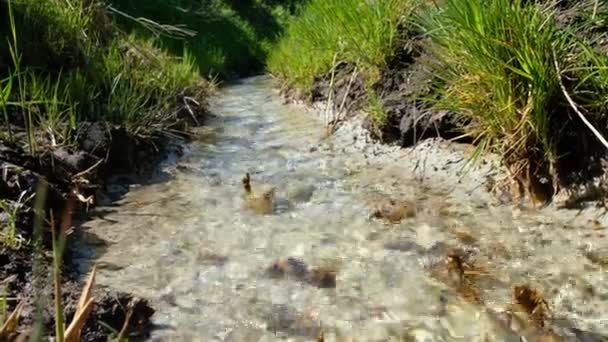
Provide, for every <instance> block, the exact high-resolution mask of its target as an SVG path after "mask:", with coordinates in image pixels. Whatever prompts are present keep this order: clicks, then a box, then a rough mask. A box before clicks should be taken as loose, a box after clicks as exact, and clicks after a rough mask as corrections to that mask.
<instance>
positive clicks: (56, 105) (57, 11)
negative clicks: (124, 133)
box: [0, 0, 208, 152]
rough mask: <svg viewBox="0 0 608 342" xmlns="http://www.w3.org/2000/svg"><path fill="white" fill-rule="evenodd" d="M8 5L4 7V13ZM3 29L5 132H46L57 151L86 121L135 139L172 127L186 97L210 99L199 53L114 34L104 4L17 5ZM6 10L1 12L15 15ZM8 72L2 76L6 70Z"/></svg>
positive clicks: (54, 0) (0, 101) (27, 1)
mask: <svg viewBox="0 0 608 342" xmlns="http://www.w3.org/2000/svg"><path fill="white" fill-rule="evenodd" d="M8 4H9V2H7V1H6V0H3V1H0V7H2V8H0V9H7V8H8ZM10 4H11V7H12V11H11V14H12V15H10V18H9V16H7V17H6V19H10V20H4V19H5V18H2V19H3V20H2V22H1V24H0V39H1V41H3V42H6V43H7V44H4V43H3V44H2V45H0V65H5V67H6V68H7V69H5V70H7V71H5V72H3V73H1V74H0V80H1V83H0V86H1V87H2V88H1V89H0V90H1V92H0V94H2V96H1V97H0V111H1V112H2V118H1V120H2V125H3V127H6V128H7V132H8V135H9V136H12V131H11V128H10V126H9V123H10V124H13V125H16V126H20V127H24V128H25V129H26V131H27V132H28V137H29V138H28V145H29V146H30V151H31V152H34V151H35V150H36V148H37V146H36V140H35V139H34V135H35V133H36V132H40V131H44V132H47V133H48V135H49V136H50V138H49V139H51V140H54V141H55V143H56V144H70V143H71V142H72V138H73V137H74V135H75V132H76V130H77V128H78V127H77V125H78V123H79V122H82V121H98V120H102V121H108V122H110V123H115V124H120V125H123V126H125V127H126V128H127V129H128V131H129V132H131V133H132V134H136V135H149V134H153V133H154V132H162V131H163V130H165V129H168V128H171V125H172V124H173V123H175V122H176V121H177V116H178V114H179V109H180V108H182V107H184V103H183V102H184V97H189V98H193V99H195V100H197V102H198V101H200V100H202V99H204V97H205V93H206V90H207V89H208V85H205V84H204V83H202V81H201V79H200V72H199V69H198V67H197V66H196V63H195V61H194V58H193V57H192V54H191V53H190V52H188V51H187V50H185V49H184V50H182V51H181V54H180V55H179V56H174V55H173V54H169V53H167V52H164V51H163V50H162V49H161V48H160V47H159V43H158V42H157V41H155V40H153V39H143V38H141V37H137V36H135V35H133V34H131V35H128V34H125V33H123V32H121V31H120V30H117V29H116V28H115V25H113V24H112V18H111V16H110V15H109V13H108V12H107V11H106V8H105V7H104V6H103V4H102V3H98V2H92V3H90V4H89V5H87V6H84V5H83V2H81V1H74V0H72V1H67V2H66V1H60V0H49V1H43V2H40V1H35V0H13V1H10ZM8 12H9V11H2V12H0V13H8ZM0 72H1V70H0Z"/></svg>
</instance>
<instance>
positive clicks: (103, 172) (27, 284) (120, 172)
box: [0, 107, 204, 341]
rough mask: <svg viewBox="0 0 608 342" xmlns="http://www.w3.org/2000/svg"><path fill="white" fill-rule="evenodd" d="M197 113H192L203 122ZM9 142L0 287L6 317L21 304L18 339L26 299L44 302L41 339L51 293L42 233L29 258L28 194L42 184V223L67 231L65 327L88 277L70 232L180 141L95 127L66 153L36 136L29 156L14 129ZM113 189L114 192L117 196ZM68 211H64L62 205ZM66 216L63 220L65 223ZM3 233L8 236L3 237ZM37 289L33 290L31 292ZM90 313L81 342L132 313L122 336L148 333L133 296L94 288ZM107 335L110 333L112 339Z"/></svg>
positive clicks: (1, 143)
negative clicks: (37, 296) (37, 265)
mask: <svg viewBox="0 0 608 342" xmlns="http://www.w3.org/2000/svg"><path fill="white" fill-rule="evenodd" d="M203 114H204V113H203V109H202V107H201V108H200V109H199V111H198V112H197V115H199V116H200V120H196V121H197V123H200V121H201V120H202V118H203ZM193 121H194V120H192V117H190V116H189V115H187V116H182V117H181V118H179V119H178V120H177V121H176V125H177V126H178V127H180V128H181V132H186V131H187V127H188V125H194V124H195V122H193ZM13 134H14V139H13V140H12V141H8V139H0V171H1V172H0V174H1V175H2V177H0V201H2V203H3V206H4V207H5V208H4V210H2V212H1V213H0V225H1V226H3V227H4V228H5V229H4V230H3V232H4V234H5V235H4V236H3V239H4V244H3V247H0V281H2V282H3V283H2V284H1V287H3V288H5V290H6V293H7V297H8V298H9V300H8V308H9V310H12V309H13V308H14V307H15V306H16V305H17V304H18V303H19V302H21V301H22V300H25V301H26V303H27V304H26V306H25V308H24V310H23V312H22V317H21V320H20V324H19V327H18V329H17V332H18V333H23V332H26V331H27V330H28V329H30V328H31V327H32V324H33V321H34V318H35V312H34V307H33V305H32V304H33V295H34V293H35V291H36V288H39V289H41V290H42V294H43V296H42V298H44V311H43V318H44V326H45V334H52V333H53V332H54V307H53V300H52V299H53V296H52V293H53V287H52V284H53V282H52V278H51V274H52V272H51V262H52V252H51V248H52V247H51V246H52V244H51V241H52V239H51V231H50V229H49V225H48V224H45V225H43V227H42V229H41V234H40V236H41V242H42V244H41V246H42V248H41V249H39V250H38V252H35V249H34V246H35V244H34V243H33V241H36V236H37V235H36V232H35V231H34V221H35V216H36V215H35V212H36V210H35V209H34V203H35V200H36V199H35V196H34V195H35V194H36V191H37V189H38V186H39V185H40V184H46V185H47V186H46V188H47V197H46V211H45V212H46V218H47V223H48V220H49V218H50V216H49V213H51V212H52V213H54V218H55V220H56V224H57V226H58V227H59V226H63V225H65V226H67V227H69V228H70V233H68V239H67V249H66V251H65V253H64V260H63V261H64V263H63V266H62V294H63V297H64V298H63V299H64V300H63V303H64V305H65V315H64V316H65V319H66V322H70V320H71V318H72V316H73V315H74V312H75V305H76V303H77V302H78V299H79V296H80V293H81V291H82V288H83V286H84V283H85V281H86V274H83V272H85V273H87V272H88V270H82V267H79V258H82V257H83V255H84V256H85V257H86V254H87V253H86V252H83V251H82V250H81V249H80V248H81V247H80V244H79V241H78V227H79V223H82V222H83V221H84V220H86V219H87V210H88V209H91V208H93V207H94V206H95V205H97V204H99V203H104V204H108V203H111V202H113V201H115V200H117V199H119V198H121V196H122V195H124V192H126V191H128V186H129V184H131V183H133V182H141V180H142V179H149V177H150V176H151V175H152V174H153V173H154V171H155V168H156V166H157V165H158V164H159V162H160V161H162V160H163V159H165V158H167V157H168V156H169V155H179V154H180V153H181V145H182V144H183V143H184V142H185V141H186V140H187V139H188V136H187V134H186V133H174V134H172V135H170V136H169V135H163V134H161V133H160V132H159V133H157V134H153V135H148V136H137V135H134V134H131V133H129V132H127V130H125V129H124V128H123V127H120V126H113V125H109V124H106V123H103V122H85V123H81V124H80V127H79V129H78V138H77V139H76V142H75V143H74V144H73V145H71V146H57V145H55V144H54V143H53V139H52V137H49V136H46V135H45V134H43V133H40V134H38V135H37V136H36V140H37V141H36V146H37V149H36V151H35V152H34V153H31V152H30V150H29V149H28V145H27V144H26V141H27V139H26V136H25V132H24V131H23V130H20V129H19V127H14V128H13ZM117 189H118V190H117ZM68 203H71V205H68ZM66 214H67V215H66ZM10 227H14V228H15V234H14V236H12V237H11V236H9V235H8V233H7V232H8V231H9V229H10ZM36 256H38V260H40V265H41V268H40V269H38V270H37V271H34V269H35V267H33V260H34V258H36ZM36 281H38V283H37V284H38V285H36ZM94 289H95V290H94V298H95V306H94V309H93V312H92V314H91V316H90V317H89V319H88V320H87V323H86V325H85V328H84V329H83V332H82V340H83V341H106V340H107V338H108V336H110V335H111V334H113V333H116V332H117V331H120V330H121V328H122V326H123V324H124V321H125V318H126V314H127V312H128V311H129V310H130V309H129V308H132V311H133V313H132V316H131V318H130V320H129V326H128V329H127V336H128V337H130V338H131V339H133V338H136V337H145V336H146V335H147V334H148V331H149V329H150V321H149V318H150V317H151V316H152V314H153V313H154V309H153V308H151V307H150V306H149V305H148V302H147V301H146V300H145V299H141V298H137V297H136V296H134V295H133V294H128V293H122V292H117V291H113V290H112V289H106V288H94ZM113 330H114V331H113Z"/></svg>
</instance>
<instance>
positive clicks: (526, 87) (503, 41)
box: [421, 0, 608, 202]
mask: <svg viewBox="0 0 608 342" xmlns="http://www.w3.org/2000/svg"><path fill="white" fill-rule="evenodd" d="M560 14H561V13H560V9H559V8H556V7H555V4H554V3H544V4H536V3H531V2H528V1H509V0H492V1H479V0H467V1H455V0H447V1H446V2H445V4H444V5H443V6H440V7H439V8H436V9H432V10H429V11H427V12H426V13H424V14H423V15H422V16H421V17H422V27H423V28H424V30H425V31H426V32H428V35H429V38H430V39H429V40H428V44H427V45H426V46H425V49H426V51H427V53H428V54H429V55H430V56H431V61H432V63H431V64H430V65H431V68H432V72H433V74H434V76H435V77H437V79H438V80H439V85H438V87H437V88H436V89H437V91H438V94H439V100H438V102H437V103H436V108H438V109H448V110H451V111H454V112H456V113H458V115H460V116H461V117H463V118H465V120H466V122H468V123H469V124H468V125H466V126H465V127H464V130H465V132H466V134H468V135H470V136H471V137H473V138H474V139H475V142H476V143H478V148H479V152H480V153H481V152H484V151H492V152H497V153H498V154H499V155H501V156H502V158H503V161H504V162H505V164H506V165H507V166H508V167H509V169H510V171H511V175H512V176H513V178H514V179H515V180H516V181H517V184H519V187H520V191H522V192H526V193H528V194H529V195H530V196H531V197H532V198H533V199H536V200H539V201H541V202H544V201H546V200H548V199H550V198H551V196H552V195H553V194H554V193H555V192H556V191H558V190H559V184H560V183H563V182H564V181H565V179H564V176H565V173H569V172H571V171H573V170H572V168H571V165H568V163H564V160H569V161H573V160H576V159H579V160H580V159H581V157H582V155H581V154H579V152H582V153H585V154H587V156H589V153H595V152H593V151H590V150H589V149H587V151H583V150H581V149H580V147H578V146H577V145H589V144H592V145H596V146H597V140H595V139H596V137H594V136H593V134H592V133H591V131H590V130H589V129H588V128H587V127H584V126H583V125H582V124H581V121H580V120H581V119H580V118H579V117H576V114H575V111H574V110H573V106H572V104H570V103H569V102H568V101H567V96H570V95H572V97H573V98H574V102H575V103H580V104H583V105H585V103H586V104H587V105H586V106H587V108H588V109H589V110H592V111H593V112H594V113H593V115H592V117H593V118H594V119H593V121H594V122H595V123H596V124H602V123H605V118H606V114H607V113H606V112H607V108H606V107H605V106H597V104H598V101H591V102H593V103H595V104H596V105H595V106H593V105H591V103H590V102H589V101H588V100H585V98H584V95H583V92H580V91H577V88H580V87H582V88H584V89H587V90H591V92H588V93H587V94H588V95H589V94H593V95H591V96H592V97H593V98H596V100H597V97H598V96H599V98H605V96H606V92H605V89H604V90H602V89H601V88H602V87H601V86H598V81H599V83H605V82H606V80H608V78H603V77H602V76H601V73H602V71H601V70H602V65H601V64H602V62H601V60H603V59H604V57H603V56H602V55H601V54H599V53H597V52H595V51H592V49H591V45H590V44H589V43H590V41H588V40H585V39H581V37H580V35H579V33H580V32H581V30H582V29H583V28H584V27H585V25H588V24H589V22H588V21H585V20H583V22H581V23H578V24H571V25H568V26H566V27H560V26H559V25H558V19H559V16H560ZM585 60H586V61H585ZM583 64H585V67H584V68H581V67H582V65H583ZM562 71H565V72H562ZM604 74H605V73H604ZM566 76H567V77H566ZM604 76H606V75H604ZM562 79H563V80H564V81H563V83H564V84H565V85H564V89H562ZM568 94H570V95H568ZM576 106H577V105H576ZM602 153H603V151H602ZM564 158H565V159H564ZM582 158H585V157H582ZM574 171H576V170H574ZM576 172H578V171H576Z"/></svg>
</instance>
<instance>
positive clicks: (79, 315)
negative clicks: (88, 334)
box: [65, 265, 97, 342]
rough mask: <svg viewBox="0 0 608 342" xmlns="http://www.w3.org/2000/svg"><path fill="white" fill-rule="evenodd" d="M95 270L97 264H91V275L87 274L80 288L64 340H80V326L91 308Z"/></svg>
mask: <svg viewBox="0 0 608 342" xmlns="http://www.w3.org/2000/svg"><path fill="white" fill-rule="evenodd" d="M96 272H97V266H96V265H95V266H93V270H92V271H91V275H90V276H89V279H88V281H87V283H86V285H85V287H84V289H83V290H82V294H81V295H80V300H79V301H78V306H77V307H76V313H75V314H74V318H73V319H72V322H71V323H70V325H69V326H68V328H67V330H66V332H65V342H77V341H79V340H80V333H81V331H82V327H83V326H84V323H85V322H86V320H87V318H88V317H89V315H90V313H91V310H92V309H93V296H92V289H93V283H94V282H95V275H96Z"/></svg>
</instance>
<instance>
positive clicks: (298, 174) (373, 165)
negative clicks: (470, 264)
mask: <svg viewBox="0 0 608 342" xmlns="http://www.w3.org/2000/svg"><path fill="white" fill-rule="evenodd" d="M211 105H212V106H211V111H212V113H213V114H214V115H213V116H212V117H211V118H210V119H209V120H208V123H207V124H206V125H205V127H202V128H200V129H198V130H197V131H196V135H197V138H196V140H195V142H193V143H192V144H190V145H189V146H188V147H187V153H186V155H185V156H184V157H182V158H180V159H179V160H178V161H177V162H172V163H167V164H166V165H163V167H162V172H163V174H164V179H163V180H162V181H158V182H151V184H148V185H142V186H137V187H132V188H131V189H130V191H129V192H128V193H127V194H126V195H125V196H124V198H122V199H121V200H120V201H119V202H117V203H116V204H115V205H113V206H109V207H99V208H97V209H96V210H97V212H98V213H103V214H98V215H96V216H97V218H95V219H93V220H91V221H89V222H87V223H86V224H85V227H84V229H85V231H86V235H85V236H86V237H87V239H85V240H86V241H85V243H88V244H89V245H90V246H91V248H92V249H93V251H94V253H93V254H94V261H95V262H97V263H98V265H99V270H98V272H99V273H98V278H97V281H98V283H99V284H101V285H107V286H111V287H113V288H116V289H119V290H124V291H129V292H132V293H135V294H137V295H140V296H142V297H145V298H148V299H150V300H151V302H152V304H153V306H154V307H155V308H156V310H157V311H156V314H155V316H154V317H153V320H154V322H155V324H156V326H157V329H155V330H154V331H153V333H152V337H151V339H150V340H153V341H279V340H290V341H315V340H317V338H318V336H319V335H320V334H321V332H323V334H324V338H325V340H326V341H519V340H520V334H519V333H518V332H517V329H515V328H513V325H512V324H509V323H508V322H507V323H505V320H504V319H503V318H501V317H503V316H504V314H503V313H504V312H505V310H506V308H507V306H508V305H509V303H511V301H512V292H513V290H512V288H513V286H514V285H517V284H533V285H534V286H535V288H538V289H541V290H542V293H543V294H544V297H545V299H546V301H547V304H548V307H549V308H550V309H551V314H552V321H551V322H552V323H551V324H552V325H553V326H554V329H555V331H557V332H558V335H560V336H562V337H561V338H562V339H561V340H564V341H570V340H571V341H579V340H580V341H602V340H604V339H603V338H602V337H601V335H604V334H606V333H607V332H608V285H607V284H608V282H607V281H606V280H607V279H606V275H607V273H606V270H605V267H606V266H608V243H607V242H606V237H605V235H604V233H605V228H604V226H603V224H604V223H605V220H604V218H603V217H599V216H598V217H597V218H593V219H595V220H597V221H590V220H591V219H590V217H589V215H587V216H584V215H583V216H577V215H576V211H566V210H562V211H558V210H555V209H552V208H545V209H539V210H536V209H526V208H525V207H519V206H515V205H495V201H494V200H493V199H492V197H491V196H490V195H489V194H488V193H487V191H485V190H483V188H482V187H481V186H479V184H481V183H482V182H483V179H482V178H481V177H482V173H481V171H475V172H477V173H475V172H473V173H471V174H470V175H468V176H467V177H464V178H458V177H457V176H455V175H454V174H456V172H452V171H454V170H456V169H457V164H458V163H462V158H461V157H459V156H461V154H462V153H461V150H463V149H464V147H462V148H461V147H459V146H456V147H454V148H453V149H452V150H449V149H450V148H451V147H449V148H447V150H449V152H445V151H444V152H441V153H439V152H437V149H434V146H439V145H441V146H451V145H447V143H446V142H437V141H429V142H428V143H422V144H421V145H420V146H418V147H416V149H415V150H413V151H411V150H410V151H408V150H407V149H400V148H397V147H394V146H385V145H378V144H375V143H373V142H371V141H368V140H366V139H365V137H364V134H363V133H361V134H359V133H357V132H355V133H357V134H354V133H353V132H350V131H349V128H348V127H345V128H343V129H341V130H339V131H338V132H337V133H336V136H332V137H329V138H326V137H324V128H323V125H322V120H319V119H318V118H316V117H314V116H311V114H310V113H307V112H305V111H304V110H303V109H300V108H297V107H294V106H287V105H284V104H283V103H282V101H281V99H280V98H279V97H278V96H277V95H275V93H274V92H273V91H272V83H271V80H270V79H269V78H268V77H256V78H251V79H246V80H242V81H241V82H239V83H238V84H235V85H230V86H227V87H225V88H224V89H222V90H221V94H220V95H219V96H217V98H216V99H214V102H213V103H212V104H211ZM442 144H443V145H442ZM443 150H446V148H444V149H443ZM416 156H418V157H416ZM420 156H425V157H424V158H427V157H428V158H429V159H428V161H429V163H428V165H426V164H425V165H422V166H421V165H420V164H421V163H420V161H421V160H422V159H421V158H420ZM424 158H423V159H424ZM425 160H426V159H425ZM433 163H435V166H433ZM452 164H454V165H452ZM437 165H439V167H438V166H437ZM421 170H422V171H421ZM484 172H486V173H489V172H491V169H489V166H488V169H487V170H486V171H484ZM246 173H249V174H250V176H251V185H252V188H253V192H254V193H256V194H260V193H262V192H264V191H265V190H266V189H269V188H270V187H275V189H276V192H275V193H276V195H275V196H276V197H275V201H274V207H273V212H272V214H269V215H260V214H257V213H255V212H251V211H247V210H244V209H243V201H244V199H243V188H242V179H243V177H244V176H245V174H246ZM441 174H442V175H444V176H439V175H441ZM389 199H394V200H405V201H408V202H409V203H414V204H415V209H414V212H415V213H414V214H412V215H411V217H406V218H404V219H403V220H400V222H396V223H392V224H389V223H387V222H385V221H383V220H381V219H375V218H373V217H371V216H372V215H371V213H372V212H373V211H374V209H375V208H376V207H377V206H380V205H382V204H383V203H385V202H387V201H388V200H389ZM100 240H102V242H100ZM451 247H457V248H460V249H462V250H464V251H466V252H467V253H469V254H470V255H472V256H473V257H474V259H475V260H476V263H478V264H479V265H483V266H484V268H485V269H486V270H487V273H488V274H489V275H491V276H488V277H487V279H482V280H480V281H479V283H478V285H477V286H478V295H479V297H481V298H483V301H482V302H483V305H481V304H480V303H479V301H470V300H467V299H466V298H463V297H462V296H459V294H458V293H457V291H455V290H454V289H453V288H451V287H450V286H449V284H446V282H445V281H441V279H440V277H439V278H438V277H435V276H433V274H434V273H433V272H434V270H439V269H441V267H442V266H441V263H442V262H443V260H444V258H445V256H446V253H447V252H446V251H447V250H448V249H449V248H451ZM288 258H291V259H288ZM277 260H279V261H277ZM273 264H274V269H275V270H276V268H277V265H279V266H281V267H283V268H285V267H287V268H289V269H290V270H291V271H293V272H291V273H293V274H295V275H296V276H289V274H288V275H287V276H284V277H277V276H272V272H271V271H272V269H273V267H272V266H273ZM286 265H287V266H286ZM298 268H302V269H313V268H314V269H317V270H331V271H328V273H330V274H331V273H332V272H333V273H335V283H334V282H333V281H331V280H332V279H330V281H329V282H328V283H327V284H324V285H326V286H319V283H314V282H311V281H303V279H302V277H298V276H297V273H298ZM275 273H276V272H275ZM287 273H289V272H287ZM293 274H292V275H293ZM584 332H586V333H584ZM585 334H586V335H585ZM530 336H532V335H530ZM584 336H586V337H584ZM531 340H533V338H530V337H528V341H531ZM539 341H540V339H539ZM543 341H549V340H543ZM551 341H553V340H551Z"/></svg>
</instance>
